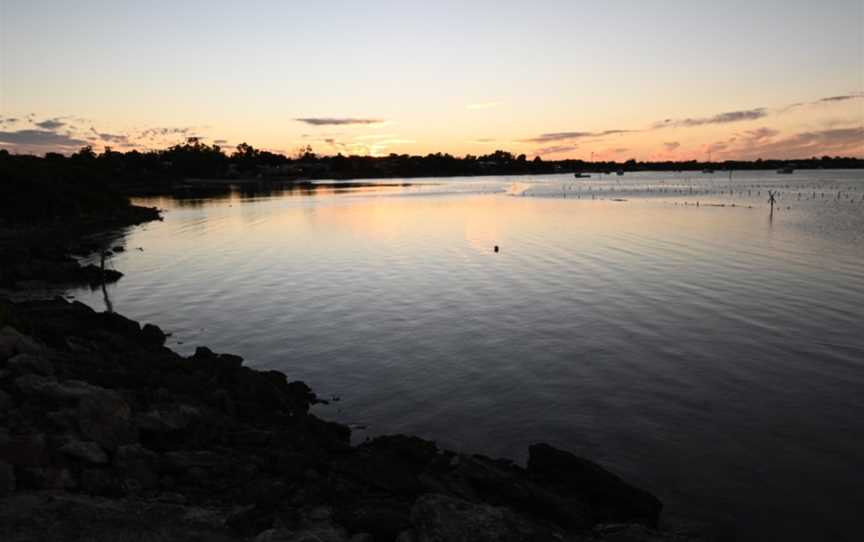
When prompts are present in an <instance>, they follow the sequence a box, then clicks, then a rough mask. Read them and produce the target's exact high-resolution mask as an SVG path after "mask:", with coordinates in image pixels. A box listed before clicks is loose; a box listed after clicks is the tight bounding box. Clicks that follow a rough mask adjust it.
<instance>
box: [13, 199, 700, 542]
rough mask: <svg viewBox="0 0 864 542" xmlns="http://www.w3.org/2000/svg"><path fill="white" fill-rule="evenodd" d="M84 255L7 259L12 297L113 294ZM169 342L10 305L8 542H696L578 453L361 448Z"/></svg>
mask: <svg viewBox="0 0 864 542" xmlns="http://www.w3.org/2000/svg"><path fill="white" fill-rule="evenodd" d="M133 209H135V208H133ZM154 213H156V211H154V210H150V211H132V212H130V214H129V215H128V216H127V218H126V224H132V223H138V222H143V221H146V220H149V219H152V218H154ZM157 216H158V215H157ZM122 221H123V219H118V220H115V221H113V222H105V223H101V224H100V225H99V226H98V227H96V226H93V227H91V228H87V231H89V232H90V233H94V232H95V231H97V230H98V229H99V228H103V229H104V228H106V227H116V226H117V225H119V223H120V222H122ZM82 231H83V230H82ZM39 238H42V239H44V238H45V237H44V236H42V237H40V236H38V235H36V234H35V233H34V234H33V236H32V237H30V238H29V239H30V240H35V239H39ZM81 239H82V236H81V233H80V231H78V232H76V233H74V234H69V235H68V236H63V238H62V248H61V247H60V246H59V244H58V243H56V242H55V243H51V244H44V245H43V244H29V245H23V244H22V243H20V242H19V243H17V244H16V246H15V247H13V249H12V250H9V249H8V246H7V247H6V251H5V258H4V263H3V265H2V267H0V273H2V274H0V284H3V285H5V286H6V287H7V288H9V289H10V291H15V290H20V289H21V288H26V287H28V286H32V284H33V281H42V282H50V283H55V284H59V283H62V282H64V281H65V282H68V281H69V280H70V279H71V280H72V281H76V282H80V281H84V282H87V283H91V284H92V283H94V282H96V283H99V282H101V281H105V280H109V279H110V278H111V277H108V276H106V275H105V274H104V273H103V272H102V270H101V269H99V268H96V269H95V270H94V269H92V268H90V269H88V268H86V267H83V268H81V269H84V271H77V270H75V269H72V265H71V263H70V262H72V263H74V265H75V266H78V264H77V262H75V260H74V259H72V258H71V257H70V255H69V253H70V252H71V251H74V250H76V249H75V248H74V247H79V248H80V247H84V248H85V249H87V248H89V249H92V248H94V247H96V248H97V250H100V251H101V250H105V247H104V246H102V247H99V245H98V243H97V244H90V243H91V242H85V243H82V241H81ZM49 246H50V247H52V248H48V247H49ZM70 247H72V248H71V249H70ZM51 262H55V263H56V262H63V265H62V266H58V265H52V263H51ZM164 344H165V334H164V333H163V332H162V331H161V330H160V329H159V328H158V327H157V326H155V325H153V324H145V325H143V326H142V325H141V324H139V323H137V322H134V321H132V320H129V319H127V318H124V317H123V316H121V315H119V314H115V313H110V312H103V313H98V312H95V311H93V310H92V309H91V308H89V307H87V306H86V305H84V304H82V303H80V302H75V301H69V300H66V299H64V298H62V297H56V298H54V299H47V300H27V301H14V300H12V299H11V297H10V296H8V295H7V296H5V297H4V296H0V419H2V424H0V539H2V540H9V541H30V540H69V541H71V540H76V541H77V540H106V541H107V540H124V541H126V540H129V541H131V540H135V541H138V540H141V541H144V540H147V541H160V540H224V541H233V540H238V541H239V540H254V541H258V542H266V541H285V542H287V541H297V542H299V541H320V542H331V541H332V542H348V541H351V542H361V541H367V542H368V541H393V540H396V541H399V542H437V541H441V542H444V541H475V540H476V541H522V540H526V541H529V540H530V541H544V540H572V541H577V540H609V541H613V540H614V541H643V540H644V541H648V540H652V541H654V540H656V541H666V540H669V541H672V540H676V541H679V540H680V541H685V540H695V539H697V538H698V537H697V536H696V535H693V534H688V533H686V532H681V531H668V530H660V529H659V528H658V527H659V526H660V512H661V508H662V505H661V503H660V501H659V500H658V499H657V498H656V497H654V496H653V495H651V494H650V493H648V492H646V491H644V490H642V489H639V488H636V487H634V486H632V485H630V484H628V483H626V482H625V481H623V480H621V479H620V478H618V477H617V476H615V475H614V474H612V473H610V472H608V471H606V470H605V469H603V468H602V467H600V466H599V465H597V464H595V463H592V462H590V461H588V460H586V459H582V458H579V457H576V456H574V455H572V454H570V453H568V452H566V451H562V450H557V449H555V448H553V447H551V446H549V445H546V444H536V445H533V446H531V448H530V450H529V459H528V463H527V465H526V466H525V467H522V466H519V465H516V464H514V463H513V462H511V461H508V460H503V459H491V458H488V457H484V456H480V455H468V454H460V453H455V452H451V451H447V450H441V449H438V448H437V446H436V445H435V444H434V443H433V442H430V441H426V440H423V439H420V438H417V437H412V436H406V435H393V436H384V437H378V438H375V439H372V440H368V441H366V442H364V443H362V444H360V445H357V446H352V445H351V444H350V429H349V428H348V427H346V426H344V425H340V424H337V423H333V422H328V421H325V420H322V419H320V418H318V417H317V416H315V415H313V414H311V413H310V412H309V409H310V406H311V405H313V404H315V403H316V402H319V399H318V398H317V397H316V396H315V394H314V393H313V392H312V391H311V390H310V389H309V388H308V387H307V386H306V385H305V384H304V383H302V382H291V381H289V380H288V378H287V377H286V375H284V374H282V373H280V372H277V371H257V370H253V369H251V368H248V367H245V366H244V365H243V359H242V358H241V357H239V356H236V355H232V354H217V353H214V352H212V351H210V350H209V349H207V348H205V347H200V348H198V349H197V350H196V352H195V354H194V355H192V356H189V357H182V356H180V355H178V354H177V353H175V352H173V351H172V350H170V349H168V348H167V347H165V346H164Z"/></svg>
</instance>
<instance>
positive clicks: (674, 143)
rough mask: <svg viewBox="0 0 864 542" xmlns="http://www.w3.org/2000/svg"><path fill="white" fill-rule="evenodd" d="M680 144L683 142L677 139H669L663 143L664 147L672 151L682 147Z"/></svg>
mask: <svg viewBox="0 0 864 542" xmlns="http://www.w3.org/2000/svg"><path fill="white" fill-rule="evenodd" d="M680 146H681V143H679V142H677V141H667V142H665V143H663V148H664V149H666V150H667V151H668V152H672V151H674V150H676V149H678V147H680Z"/></svg>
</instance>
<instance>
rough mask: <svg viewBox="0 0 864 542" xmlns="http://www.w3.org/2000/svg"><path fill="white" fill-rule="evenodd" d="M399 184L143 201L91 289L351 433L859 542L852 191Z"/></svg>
mask: <svg viewBox="0 0 864 542" xmlns="http://www.w3.org/2000/svg"><path fill="white" fill-rule="evenodd" d="M387 182H388V183H389V182H392V181H390V180H388V181H387ZM412 182H414V183H415V184H413V185H412V186H404V187H403V186H382V187H374V186H373V187H368V188H355V189H350V190H334V189H329V188H327V189H321V190H306V191H278V190H277V191H275V192H271V193H268V194H264V195H261V194H254V193H246V194H243V193H240V192H235V193H232V194H230V195H228V196H218V197H209V198H197V199H190V198H181V199H156V200H142V202H141V203H143V204H148V205H158V206H159V207H162V208H164V209H165V210H166V212H165V220H164V222H161V223H152V224H147V225H145V226H143V227H139V228H135V229H132V230H130V231H129V232H128V233H127V234H126V235H127V236H126V239H125V242H126V246H127V251H126V252H125V253H123V254H120V255H118V256H117V257H116V258H115V259H114V262H113V265H114V266H115V267H116V268H117V269H119V270H121V271H123V272H124V273H126V276H125V277H124V278H123V279H122V280H121V281H120V282H119V283H118V284H117V285H115V286H113V287H111V288H110V289H109V290H108V295H109V296H110V300H111V302H112V303H113V306H114V309H115V310H117V311H118V312H120V313H122V314H124V315H127V316H129V317H132V318H135V319H139V320H142V321H150V322H155V323H157V324H159V325H160V326H161V327H162V328H163V329H165V330H166V331H168V332H171V333H172V334H173V335H172V337H171V338H170V339H169V345H170V346H172V347H173V348H175V349H176V350H178V351H180V352H182V353H191V352H192V351H193V350H194V347H195V346H197V345H208V346H210V347H211V348H213V349H214V350H217V351H226V352H233V353H238V354H241V355H243V356H244V357H245V358H246V360H247V363H248V364H249V365H252V366H255V367H260V368H274V369H279V370H282V371H285V372H286V373H287V374H288V375H289V377H290V378H292V379H302V380H304V381H306V382H307V383H309V384H310V386H312V387H313V389H314V390H315V391H316V392H318V394H319V395H321V396H324V397H329V396H338V397H339V398H340V399H341V400H340V401H338V402H335V403H333V404H332V405H331V406H328V407H321V408H319V410H318V412H319V414H320V415H322V416H324V417H327V418H330V419H335V420H338V421H342V422H345V423H350V424H353V425H354V427H355V430H354V434H355V438H356V439H363V438H366V437H368V436H374V435H378V434H383V433H393V432H410V433H415V434H419V435H421V436H424V437H428V438H432V439H435V440H437V441H438V442H439V443H440V444H441V445H442V446H445V447H450V448H457V449H462V450H470V451H480V452H483V453H487V454H490V455H494V456H507V457H512V458H514V459H516V460H519V461H522V460H524V459H525V454H526V450H527V446H528V445H529V444H530V443H533V442H537V441H546V442H550V443H552V444H554V445H556V446H559V447H563V448H566V449H568V450H571V451H574V452H575V453H577V454H582V455H585V456H587V457H591V458H593V459H595V460H597V461H599V462H601V463H603V464H604V465H606V466H607V467H609V468H611V469H613V470H614V471H616V472H618V473H620V474H621V475H622V476H624V477H625V478H627V479H629V480H631V481H633V482H635V483H637V484H641V485H644V486H645V487H647V488H649V489H651V490H652V491H654V492H655V493H657V494H658V495H659V496H660V497H661V498H662V499H663V500H664V502H666V503H667V510H668V512H669V514H671V515H673V516H674V515H682V516H685V517H694V518H700V519H706V520H709V521H711V522H713V523H716V524H719V525H721V526H722V525H729V524H734V525H735V529H736V530H737V531H736V534H737V535H738V537H739V538H740V539H742V540H758V539H766V538H771V539H788V540H804V539H813V540H816V539H820V540H821V539H833V540H853V539H856V538H857V537H856V535H858V534H860V532H857V529H858V523H859V520H858V514H859V512H860V510H861V509H862V508H864V497H862V489H861V488H862V485H864V484H862V482H864V474H862V471H861V467H862V465H864V445H862V443H864V423H862V421H861V420H862V416H864V399H862V393H861V391H862V390H864V326H862V321H864V318H862V317H864V314H862V313H864V267H862V264H864V201H862V198H864V181H862V178H861V174H860V173H859V172H851V171H815V172H808V171H799V172H796V174H795V175H791V176H781V175H777V174H775V173H774V172H750V173H735V174H733V175H732V177H731V178H729V175H728V174H727V173H723V172H718V173H716V174H715V175H702V174H692V173H690V174H687V173H677V174H676V173H640V174H627V175H625V176H624V177H617V176H614V175H613V176H601V177H595V178H591V179H573V178H572V176H569V175H550V176H533V177H482V178H467V179H422V180H417V181H412ZM768 190H776V191H779V200H778V202H779V204H778V206H777V208H776V210H775V212H774V214H773V216H772V215H771V214H770V212H769V209H768V207H767V204H766V200H767V191H768ZM494 245H499V246H500V252H499V253H494V252H493V246H494ZM139 247H140V248H141V249H143V250H136V249H137V248H139ZM74 294H75V295H76V296H77V297H78V298H79V299H81V300H83V301H85V302H87V303H89V304H91V305H92V306H94V307H96V308H100V309H101V308H103V307H104V300H103V295H102V293H101V292H99V291H96V292H89V291H86V290H81V291H76V292H74Z"/></svg>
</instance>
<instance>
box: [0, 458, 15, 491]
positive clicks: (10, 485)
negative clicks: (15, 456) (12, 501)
mask: <svg viewBox="0 0 864 542" xmlns="http://www.w3.org/2000/svg"><path fill="white" fill-rule="evenodd" d="M14 491H15V469H14V468H12V465H10V464H8V463H2V462H0V499H2V498H3V497H8V496H9V495H11V494H12V493H13V492H14Z"/></svg>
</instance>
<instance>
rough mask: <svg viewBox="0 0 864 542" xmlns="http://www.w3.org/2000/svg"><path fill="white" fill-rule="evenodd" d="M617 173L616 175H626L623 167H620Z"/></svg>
mask: <svg viewBox="0 0 864 542" xmlns="http://www.w3.org/2000/svg"><path fill="white" fill-rule="evenodd" d="M615 174H616V175H624V170H623V169H619V170H618V171H616V172H615Z"/></svg>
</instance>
